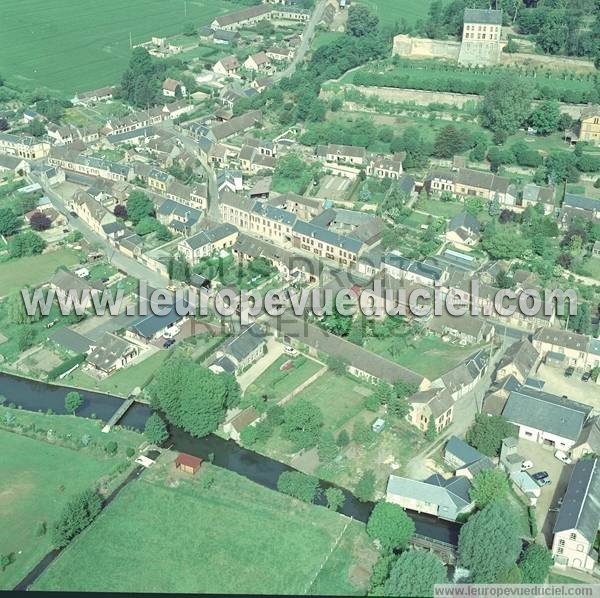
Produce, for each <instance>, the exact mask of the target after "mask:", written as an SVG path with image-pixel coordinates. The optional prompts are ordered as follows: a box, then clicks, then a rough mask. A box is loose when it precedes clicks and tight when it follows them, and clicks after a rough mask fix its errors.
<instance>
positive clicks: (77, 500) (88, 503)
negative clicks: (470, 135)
mask: <svg viewBox="0 0 600 598" xmlns="http://www.w3.org/2000/svg"><path fill="white" fill-rule="evenodd" d="M101 510H102V499H101V498H100V496H99V495H98V494H97V493H96V492H94V491H93V490H86V491H84V492H82V493H81V494H78V495H77V496H75V497H74V498H73V499H71V500H70V501H69V502H68V503H67V504H66V505H65V508H64V509H63V512H62V514H61V516H60V518H59V519H58V520H57V521H56V522H55V523H54V525H53V526H52V544H53V545H54V546H55V547H56V548H63V547H64V546H66V545H67V544H68V543H69V542H70V541H71V540H72V539H73V538H74V537H75V536H76V535H77V534H79V533H80V532H82V531H83V530H84V529H85V528H86V527H87V526H88V525H89V524H90V523H91V522H92V521H93V520H94V519H95V518H96V517H97V516H98V514H99V513H100V511H101Z"/></svg>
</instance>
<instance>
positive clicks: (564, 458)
mask: <svg viewBox="0 0 600 598" xmlns="http://www.w3.org/2000/svg"><path fill="white" fill-rule="evenodd" d="M554 456H555V457H556V458H557V459H558V460H559V461H562V462H563V463H566V464H567V465H569V464H570V463H573V461H572V460H571V458H570V457H569V455H567V453H565V452H564V451H556V452H555V453H554Z"/></svg>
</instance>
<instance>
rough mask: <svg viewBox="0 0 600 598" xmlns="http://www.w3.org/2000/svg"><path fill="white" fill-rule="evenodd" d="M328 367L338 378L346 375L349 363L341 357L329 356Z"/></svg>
mask: <svg viewBox="0 0 600 598" xmlns="http://www.w3.org/2000/svg"><path fill="white" fill-rule="evenodd" d="M326 363H327V367H328V368H329V369H330V370H331V371H332V372H333V373H334V374H337V375H338V376H343V375H344V374H345V373H346V368H347V367H348V362H347V361H346V360H344V359H341V358H339V357H334V356H333V355H328V356H327V360H326Z"/></svg>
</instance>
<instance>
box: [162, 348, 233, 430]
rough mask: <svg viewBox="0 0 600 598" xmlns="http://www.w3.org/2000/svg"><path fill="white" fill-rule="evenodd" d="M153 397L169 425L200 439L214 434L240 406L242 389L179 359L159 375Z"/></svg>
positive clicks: (219, 376) (226, 378)
mask: <svg viewBox="0 0 600 598" xmlns="http://www.w3.org/2000/svg"><path fill="white" fill-rule="evenodd" d="M150 395H151V398H152V404H153V406H154V407H156V408H159V409H162V411H163V412H164V414H165V416H166V417H167V419H168V421H170V422H171V423H172V424H173V425H175V426H179V427H181V428H183V429H184V430H186V431H187V432H189V433H190V434H191V435H192V436H195V437H197V438H201V437H203V436H206V435H207V434H210V433H211V432H214V431H215V430H216V429H217V427H218V425H219V424H220V423H221V421H222V420H223V417H224V416H225V412H226V411H227V409H229V408H231V407H234V406H235V405H236V404H237V403H239V387H238V384H237V382H236V381H235V379H233V377H232V376H229V375H225V374H214V373H213V372H211V371H210V370H209V369H208V368H205V367H203V366H200V365H198V364H197V363H196V362H194V361H193V360H191V359H188V358H180V357H174V358H172V359H169V360H168V361H167V362H166V363H165V364H163V365H162V366H161V367H160V368H159V369H158V370H157V371H156V374H155V376H154V380H153V383H152V386H151V387H150Z"/></svg>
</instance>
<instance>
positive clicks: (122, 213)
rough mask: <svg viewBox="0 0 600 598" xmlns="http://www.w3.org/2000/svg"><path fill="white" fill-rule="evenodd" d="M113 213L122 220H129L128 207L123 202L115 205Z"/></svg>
mask: <svg viewBox="0 0 600 598" xmlns="http://www.w3.org/2000/svg"><path fill="white" fill-rule="evenodd" d="M113 214H114V215H115V216H116V217H117V218H120V219H121V220H127V219H128V217H129V216H128V215H127V208H126V207H125V206H124V205H123V204H122V203H118V204H117V205H116V206H115V209H114V210H113Z"/></svg>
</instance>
